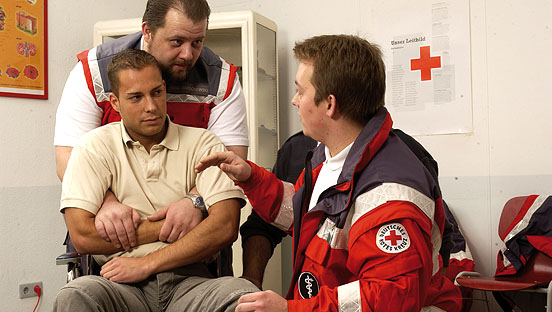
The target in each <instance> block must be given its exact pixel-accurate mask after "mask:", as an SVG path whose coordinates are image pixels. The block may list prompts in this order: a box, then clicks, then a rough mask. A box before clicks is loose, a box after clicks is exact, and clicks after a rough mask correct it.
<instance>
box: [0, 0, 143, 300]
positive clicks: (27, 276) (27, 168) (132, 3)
mask: <svg viewBox="0 0 552 312" xmlns="http://www.w3.org/2000/svg"><path fill="white" fill-rule="evenodd" d="M145 3H146V1H145V0H140V1H136V0H120V1H107V0H96V1H72V0H54V1H48V77H49V99H48V100H30V99H16V98H8V97H0V109H1V110H2V115H1V117H0V121H1V122H0V124H1V125H2V131H0V146H1V148H0V160H1V161H0V199H1V200H0V211H1V212H2V217H1V218H0V237H2V243H0V246H1V248H0V249H1V250H2V251H1V256H0V281H2V282H1V283H0V297H1V298H2V307H0V311H32V310H33V308H34V305H35V304H36V299H37V297H33V298H26V299H19V288H18V285H19V284H21V283H29V282H35V281H42V282H43V288H44V290H43V294H44V296H43V297H42V299H41V304H40V308H39V309H38V311H51V309H52V303H53V299H54V297H55V295H56V293H57V291H58V289H59V288H60V287H61V286H62V285H63V284H64V283H65V268H64V267H61V266H60V267H57V266H56V265H55V258H56V256H58V255H59V254H61V253H63V252H64V247H63V246H62V245H61V244H62V242H63V239H64V237H65V225H64V223H63V218H62V217H61V214H60V213H59V212H58V211H59V207H58V206H59V195H60V183H59V181H58V179H57V176H56V173H55V164H54V148H53V129H54V122H55V113H56V107H57V104H58V102H59V99H60V96H61V91H62V90H63V86H64V84H65V79H66V78H67V75H68V74H69V71H70V70H71V68H72V67H73V66H74V65H75V63H76V57H75V55H76V53H78V52H80V51H82V50H84V49H87V48H90V47H91V46H92V26H93V24H94V23H95V22H96V21H98V20H101V19H114V18H126V17H136V16H141V14H142V13H143V10H144V7H145ZM107 7H109V10H108V9H107ZM98 8H101V9H98ZM1 58H2V56H1V55H0V64H2V63H3V62H2V61H1Z"/></svg>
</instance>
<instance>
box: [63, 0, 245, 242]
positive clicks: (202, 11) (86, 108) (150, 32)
mask: <svg viewBox="0 0 552 312" xmlns="http://www.w3.org/2000/svg"><path fill="white" fill-rule="evenodd" d="M210 12H211V11H210V8H209V5H208V3H207V1H204V0H199V1H183V0H149V1H148V2H147V4H146V10H145V12H144V16H143V22H142V30H141V32H139V33H135V34H130V35H127V36H124V37H122V38H119V39H116V40H114V41H111V42H108V43H105V44H102V45H100V46H97V47H95V48H93V49H90V50H86V51H83V52H81V53H80V54H78V56H77V57H78V60H79V62H78V63H77V64H76V66H75V67H74V68H73V70H72V71H71V73H70V75H69V78H68V79H67V82H66V85H65V88H64V90H63V94H62V97H61V101H60V103H59V106H58V110H57V113H56V127H55V137H54V145H55V146H56V169H57V173H58V176H59V178H60V180H61V179H63V174H64V172H65V168H66V166H67V161H68V159H69V156H70V155H71V150H72V148H73V146H75V144H76V143H77V142H78V140H79V138H80V137H81V136H83V135H84V134H85V133H87V132H88V131H90V130H92V129H94V128H97V127H99V126H101V125H105V124H107V123H110V122H113V121H118V120H120V116H119V114H118V113H117V112H116V111H114V110H113V109H112V108H111V106H110V104H109V100H108V97H109V94H110V93H111V91H112V90H111V85H110V83H109V79H108V78H107V70H106V68H107V64H108V63H109V61H110V60H111V58H112V57H113V56H114V55H115V54H117V53H118V52H120V51H123V50H126V49H142V50H145V51H147V52H149V53H150V54H152V55H153V56H154V57H155V58H156V59H157V61H158V62H159V64H160V65H161V67H162V70H163V79H164V80H165V82H166V84H167V93H168V94H167V106H168V109H167V113H168V115H169V118H170V119H171V120H172V121H173V122H175V123H177V124H182V125H188V126H193V127H201V128H206V129H208V130H210V131H211V132H213V133H214V134H216V135H217V136H218V137H219V138H220V139H221V141H222V142H223V143H224V145H225V146H226V147H227V149H228V150H231V151H234V152H236V153H237V154H239V155H241V156H242V157H244V158H245V157H247V148H248V145H249V139H248V128H247V117H246V107H245V97H244V95H243V91H242V88H241V86H240V83H239V79H238V75H237V73H236V69H237V68H236V67H235V66H233V65H231V64H229V63H228V62H226V61H225V60H224V59H222V58H221V57H219V56H218V55H216V54H215V53H214V52H212V51H211V50H209V49H208V48H207V47H204V46H203V42H204V39H205V35H206V31H207V23H208V18H209V15H210ZM192 192H193V190H192ZM105 198H106V199H105V201H104V204H103V205H102V209H100V211H99V213H98V215H97V216H96V228H97V229H98V232H99V233H100V235H102V237H104V239H106V240H109V241H111V242H113V243H114V244H115V245H116V246H122V247H123V248H125V249H129V248H131V247H133V246H135V243H136V237H135V231H134V229H135V227H136V226H137V224H138V222H139V221H140V220H139V217H138V214H137V213H136V211H135V210H134V209H132V207H129V206H125V205H122V204H120V203H119V202H118V201H117V199H116V198H114V196H113V194H111V192H110V191H108V194H106V197H105ZM195 206H196V204H195V203H194V202H193V201H192V200H191V199H190V198H188V197H187V198H183V199H182V200H180V201H178V202H176V203H173V204H171V205H169V206H168V207H166V209H163V210H160V211H159V212H158V213H157V214H155V215H154V216H152V220H159V219H163V218H166V222H165V226H164V228H163V229H162V231H161V235H160V239H161V240H164V241H168V242H174V241H176V240H177V239H178V238H179V237H182V236H183V235H184V234H185V233H187V232H188V231H189V230H190V229H191V228H193V227H194V226H195V225H196V224H198V223H199V222H200V221H201V219H202V218H203V215H202V213H201V211H200V209H194V207H195ZM195 208H200V207H195Z"/></svg>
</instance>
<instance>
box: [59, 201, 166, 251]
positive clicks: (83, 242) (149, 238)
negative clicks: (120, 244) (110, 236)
mask: <svg viewBox="0 0 552 312" xmlns="http://www.w3.org/2000/svg"><path fill="white" fill-rule="evenodd" d="M63 212H64V217H65V223H66V224H67V229H68V231H69V235H70V236H71V241H72V242H73V245H74V246H75V249H76V250H77V252H78V253H80V254H95V255H107V254H112V253H115V252H117V251H121V250H123V249H122V248H116V247H115V246H114V245H113V244H112V243H111V242H107V241H105V240H104V239H103V238H102V237H101V236H100V235H99V234H98V231H97V230H96V227H95V225H94V219H95V215H94V214H92V213H90V212H88V211H86V210H84V209H80V208H66V209H64V211H63ZM163 222H164V221H157V222H150V221H147V220H142V221H141V222H140V225H138V228H137V229H136V239H137V245H143V244H147V243H152V242H155V241H158V240H159V232H160V230H161V227H162V225H163Z"/></svg>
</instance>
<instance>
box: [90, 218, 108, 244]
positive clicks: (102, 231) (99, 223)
mask: <svg viewBox="0 0 552 312" xmlns="http://www.w3.org/2000/svg"><path fill="white" fill-rule="evenodd" d="M94 226H96V231H97V232H98V234H100V237H101V238H103V239H104V240H106V241H108V242H110V241H111V240H110V239H109V235H107V232H106V230H105V225H104V223H103V222H102V221H100V220H98V219H96V220H94Z"/></svg>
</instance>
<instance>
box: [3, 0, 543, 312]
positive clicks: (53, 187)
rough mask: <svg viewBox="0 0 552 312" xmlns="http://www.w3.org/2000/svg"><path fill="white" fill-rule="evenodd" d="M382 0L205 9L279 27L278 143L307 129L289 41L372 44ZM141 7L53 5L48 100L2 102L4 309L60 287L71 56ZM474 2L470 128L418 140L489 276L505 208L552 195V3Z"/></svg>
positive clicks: (286, 0) (227, 2) (229, 1)
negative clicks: (64, 112) (32, 290)
mask: <svg viewBox="0 0 552 312" xmlns="http://www.w3.org/2000/svg"><path fill="white" fill-rule="evenodd" d="M375 1H381V0H366V1H363V0H343V1H328V0H323V1H321V0H318V1H315V0H303V1H294V0H280V1H266V0H264V1H263V0H243V1H239V0H212V1H210V4H211V7H212V9H213V11H225V10H244V9H248V10H254V11H257V12H258V13H260V14H262V15H265V16H266V17H268V18H270V19H272V20H274V21H275V22H276V23H277V24H278V27H279V34H278V36H279V37H278V44H279V52H278V53H279V62H280V68H279V70H280V71H279V74H280V99H281V102H280V117H281V128H280V129H281V138H282V139H285V138H287V137H288V136H289V135H291V134H293V133H295V132H296V131H298V130H300V128H301V126H300V123H299V120H298V118H297V115H296V112H295V109H292V108H291V106H290V105H289V104H288V103H289V101H290V99H291V98H292V96H293V92H294V90H295V87H294V85H293V81H294V76H295V70H296V67H297V65H296V63H295V61H294V59H293V57H292V54H291V49H292V47H293V45H294V42H295V41H297V40H302V39H305V38H307V37H310V36H313V35H317V34H326V33H352V34H360V35H362V36H364V37H366V38H367V39H368V40H370V39H371V34H370V29H366V28H367V26H366V25H370V16H371V15H370V14H372V12H371V11H370V5H371V4H373V3H375ZM145 2H146V1H145V0H140V1H136V0H122V1H105V0H97V1H94V2H88V1H69V0H55V1H49V3H48V8H49V52H50V53H49V82H50V99H49V100H48V101H41V100H24V99H13V98H6V97H1V98H0V108H1V109H2V115H1V117H0V120H1V124H2V131H1V132H0V145H1V146H2V148H1V150H0V153H1V158H0V159H1V161H0V198H1V199H2V200H1V201H0V207H1V211H2V218H1V219H0V237H2V238H3V241H4V242H3V243H2V245H1V249H2V256H1V257H0V280H1V281H2V283H0V296H1V297H2V302H3V307H2V310H6V311H22V310H28V311H30V310H32V308H33V307H34V304H35V302H36V297H34V299H33V298H31V299H19V297H18V284H20V283H27V282H33V281H38V280H40V281H42V282H43V283H44V301H43V302H42V304H41V309H40V310H41V311H49V310H50V309H51V304H52V300H53V298H54V296H55V293H56V292H57V289H59V287H61V285H63V283H64V269H63V268H60V267H56V266H55V264H54V258H55V257H56V256H57V255H58V254H60V253H61V252H63V247H62V246H61V242H62V240H63V236H64V234H65V227H64V225H63V221H62V219H61V217H60V215H59V214H58V212H57V210H58V199H59V192H60V188H59V182H58V181H57V177H56V176H55V168H54V157H53V147H52V138H53V127H54V121H55V110H56V106H57V103H58V101H59V98H60V94H61V91H62V88H63V84H64V81H65V78H66V76H67V74H68V73H69V71H70V69H71V67H72V66H73V64H74V62H75V57H74V55H75V54H76V53H77V52H80V51H81V50H83V49H86V48H88V47H90V46H91V44H92V36H91V33H92V25H93V24H94V22H96V21H98V20H104V19H115V18H128V17H139V16H141V14H142V12H143V8H144V5H145ZM470 4H471V9H470V11H471V13H470V18H471V22H470V25H471V30H470V31H471V49H472V51H471V52H472V104H473V120H474V131H473V133H472V134H469V135H445V136H431V137H418V139H419V140H420V141H421V142H422V143H423V144H424V145H425V146H426V147H427V148H428V150H429V151H430V152H431V153H432V154H433V156H434V157H435V158H436V159H437V160H438V161H439V166H440V174H441V184H442V188H443V194H444V197H445V198H446V199H447V201H448V203H449V204H450V206H451V207H452V209H453V211H454V213H455V215H456V217H457V219H458V221H459V223H460V226H461V228H462V229H463V230H464V232H465V235H466V236H467V239H468V242H469V243H470V244H471V245H472V252H473V254H474V257H475V260H476V268H477V269H479V270H481V271H483V272H484V273H489V274H490V273H492V272H493V270H494V267H495V259H496V251H497V249H498V248H499V247H500V246H501V242H500V240H499V238H498V236H497V234H496V228H497V222H498V216H499V214H500V210H501V207H502V205H503V204H504V202H505V201H506V200H507V199H508V198H510V197H512V196H516V195H523V194H531V193H537V194H538V193H540V194H547V193H552V192H551V190H552V162H551V161H550V159H551V157H550V154H551V152H552V142H551V140H550V135H549V133H551V130H552V129H551V128H552V125H551V123H550V122H549V121H548V119H550V117H551V116H552V115H551V113H552V108H551V106H550V101H549V100H548V98H549V96H548V94H547V93H548V92H547V91H548V85H549V84H550V81H551V80H550V78H549V77H548V75H549V74H550V73H551V72H552V61H551V60H550V57H549V54H550V52H549V51H550V49H551V48H552V33H551V32H552V29H551V28H552V27H551V26H552V25H551V22H550V21H551V20H552V3H551V2H549V1H548V0H535V1H531V2H528V3H526V2H520V1H514V0H509V1H503V0H487V1H484V0H480V1H477V0H472V1H470ZM104 6H105V7H104ZM97 7H102V9H101V10H95V8H97ZM106 7H109V10H108V9H106ZM373 14H377V12H374V13H373ZM394 22H400V21H390V23H394ZM0 58H1V56H0ZM443 118H454V116H443Z"/></svg>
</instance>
